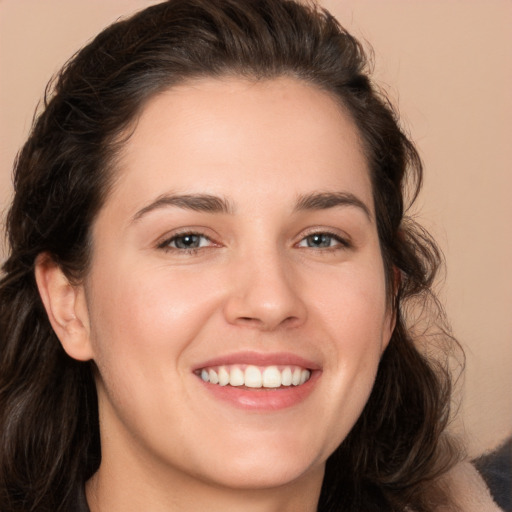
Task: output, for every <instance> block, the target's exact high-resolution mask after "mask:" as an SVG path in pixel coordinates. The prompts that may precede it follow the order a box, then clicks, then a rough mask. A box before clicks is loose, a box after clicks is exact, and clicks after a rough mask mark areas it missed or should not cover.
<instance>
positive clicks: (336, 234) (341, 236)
mask: <svg viewBox="0 0 512 512" xmlns="http://www.w3.org/2000/svg"><path fill="white" fill-rule="evenodd" d="M187 235H196V236H200V237H204V238H206V239H207V240H208V241H209V242H211V243H212V244H219V242H217V241H216V240H215V236H211V235H209V234H206V233H205V230H203V229H202V228H197V229H195V228H183V229H179V230H178V231H176V232H174V233H172V234H166V235H164V236H162V237H160V238H159V239H158V240H157V241H156V244H155V245H156V246H157V248H162V247H165V246H168V244H169V243H170V242H171V241H172V240H174V239H176V238H179V237H183V236H187ZM313 235H328V236H331V237H333V238H335V239H336V240H338V241H339V242H340V243H341V244H343V245H346V246H352V245H353V242H352V238H351V237H350V236H349V235H348V234H347V233H345V232H340V230H338V229H329V228H326V227H321V226H315V227H311V228H308V229H306V230H303V231H302V232H301V233H300V234H299V235H298V236H297V237H296V241H295V242H294V244H293V245H297V244H298V243H300V242H301V241H302V240H304V239H305V238H307V237H308V236H313Z"/></svg>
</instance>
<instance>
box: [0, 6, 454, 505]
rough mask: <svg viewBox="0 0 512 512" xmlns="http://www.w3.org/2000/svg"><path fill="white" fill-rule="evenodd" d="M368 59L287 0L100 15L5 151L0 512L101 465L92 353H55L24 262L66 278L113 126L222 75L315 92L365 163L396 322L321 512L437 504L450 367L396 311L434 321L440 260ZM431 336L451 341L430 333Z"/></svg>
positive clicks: (444, 462) (103, 189)
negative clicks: (422, 345)
mask: <svg viewBox="0 0 512 512" xmlns="http://www.w3.org/2000/svg"><path fill="white" fill-rule="evenodd" d="M368 68H369V65H368V62H367V59H366V57H365V53H364V51H363V48H362V46H361V45H360V44H359V42H358V41H356V40H355V39H354V38H353V37H352V36H351V35H350V34H348V33H347V32H346V31H345V30H344V29H343V28H342V27H340V25H339V24H338V22H337V21H336V20H335V19H334V18H333V17H332V16H331V15H330V14H329V13H328V12H326V11H324V10H321V9H319V8H316V7H313V6H305V5H301V4H299V3H296V2H293V1H286V0H258V1H251V0H170V1H168V2H164V3H161V4H158V5H154V6H152V7H149V8H147V9H145V10H143V11H141V12H140V13H138V14H136V15H135V16H133V17H131V18H129V19H126V20H124V21H120V22H118V23H115V24H114V25H112V26H110V27H109V28H107V29H106V30H104V31H103V32H102V33H101V34H99V35H98V36H97V37H96V38H95V39H94V40H93V41H92V42H91V43H90V44H88V45H87V46H86V47H85V48H83V49H82V50H81V51H80V52H79V53H78V54H77V55H76V56H75V57H74V58H73V59H72V60H71V61H70V62H69V63H68V64H67V65H66V66H65V68H64V69H63V70H62V71H61V73H60V74H59V76H58V77H57V78H56V80H55V81H54V82H53V83H52V85H51V86H50V87H49V89H48V91H47V95H46V100H45V108H44V111H43V112H42V113H41V114H40V115H39V117H38V118H37V120H36V122H35V123H34V126H33V129H32V132H31V134H30V137H29V139H28V141H27V142H26V144H25V146H24V147H23V149H22V150H21V152H20V153H19V155H18V158H17V161H16V165H15V173H14V187H15V196H14V201H13V204H12V207H11V209H10V211H9V213H8V217H7V233H8V241H9V247H10V253H9V256H8V259H7V260H6V262H5V263H4V265H3V275H2V278H1V281H0V503H1V507H2V510H3V511H4V512H14V511H17V512H20V511H36V510H37V511H51V512H59V511H64V510H68V509H69V507H70V506H71V505H70V504H71V503H72V500H73V499H74V498H73V496H74V495H75V494H76V493H79V492H81V491H80V490H81V489H83V486H84V483H85V481H86V480H87V479H88V478H90V477H91V475H92V474H93V473H94V472H95V471H96V470H97V468H98V466H99V463H100V459H101V449H100V440H99V429H98V411H97V401H96V390H95V386H94V380H93V364H94V363H92V362H87V363H83V362H78V361H75V360H73V359H71V358H70V357H68V356H67V355H66V354H65V352H64V351H63V349H62V347H61V345H60V343H59V340H58V339H57V337H56V335H55V333H54V332H53V331H52V328H51V326H50V324H49V321H48V318H47V316H46V313H45V310H44V307H43V305H42V303H41V300H40V297H39V294H38V291H37V287H36V284H35V279H34V263H35V260H36V258H37V256H38V255H39V254H41V253H49V254H51V256H52V258H53V259H54V260H55V262H57V263H58V264H59V265H60V266H61V268H62V269H63V270H64V272H65V273H66V275H68V276H69V278H70V279H73V280H76V281H79V280H80V279H81V278H82V277H83V276H84V275H85V273H86V272H87V267H88V259H89V254H90V245H91V240H90V228H91V225H92V222H93V220H94V219H95V216H96V215H97V213H98V211H99V209H100V208H101V206H102V204H103V202H104V201H105V198H106V197H107V196H108V193H109V189H110V187H111V186H112V182H113V180H115V158H116V154H117V151H118V150H119V148H120V147H121V146H122V144H123V142H124V141H125V139H126V136H124V137H123V136H122V135H123V134H126V131H127V128H128V127H129V126H130V123H132V122H133V121H134V120H135V119H136V117H137V115H138V113H139V112H140V110H141V109H142V108H143V106H144V104H145V101H146V100H147V99H148V98H149V97H151V96H153V95H154V94H156V93H157V92H158V91H161V90H163V89H167V88H169V87H172V86H173V85H175V84H179V83H183V82H185V81H187V80H191V79H194V78H199V77H223V76H229V75H231V76H238V77H246V78H247V79H250V80H264V79H272V78H275V77H280V76H290V77H294V78H296V79H297V80H302V81H304V82H306V83H309V84H312V85H313V86H316V87H320V88H322V89H323V90H325V91H328V92H329V93H330V94H331V95H333V97H334V98H336V99H337V101H339V102H340V103H341V104H342V105H343V107H344V108H345V110H346V111H347V112H348V113H349V115H351V116H352V118H353V120H354V122H355V123H356V125H357V127H358V130H359V133H360V136H361V140H362V142H363V146H364V150H365V154H366V157H367V159H368V162H369V168H370V173H371V180H372V188H373V195H374V201H375V210H376V215H377V224H378V234H379V238H380V244H381V249H382V255H383V260H384V264H385V269H386V277H387V284H388V292H389V301H390V307H393V308H394V311H395V314H396V327H395V329H394V332H393V335H392V339H391V342H390V344H389V346H388V348H387V350H386V351H385V353H384V355H383V357H382V360H381V363H380V366H379V370H378V375H377V379H376V382H375V386H374V389H373V392H372V394H371V396H370V399H369V401H368V403H367V405H366V408H365V409H364V412H363V413H362V415H361V417H360V418H359V420H358V422H357V424H356V425H355V426H354V428H353V429H352V431H351V432H350V434H349V436H348V437H347V439H346V440H345V441H344V442H343V443H342V445H341V446H340V447H339V448H338V449H337V450H336V451H335V452H334V453H333V454H332V456H331V457H330V458H329V460H328V461H327V468H326V476H325V480H324V485H323V488H322V493H321V496H320V503H319V510H321V511H338V510H346V511H358V512H360V511H362V510H364V511H365V512H371V511H379V512H382V511H387V510H389V511H399V510H401V511H403V510H405V509H406V507H411V508H414V510H416V511H417V512H421V511H427V510H433V508H434V505H435V503H438V502H441V501H442V500H443V499H445V497H444V496H443V495H442V493H441V491H440V489H438V488H437V487H436V485H435V481H436V479H437V478H438V477H439V476H440V475H441V474H442V473H443V472H444V471H446V470H447V469H448V468H450V467H451V465H453V463H454V461H455V459H456V456H457V450H456V448H455V445H454V444H453V443H452V442H451V441H450V440H449V439H448V437H447V436H446V435H445V433H444V432H445V427H446V425H447V421H448V418H449V406H450V396H451V384H450V376H449V372H448V370H447V368H446V367H445V366H444V365H443V364H440V363H438V362H434V360H433V359H428V358H427V357H426V356H425V355H423V354H422V353H421V352H420V351H419V350H418V347H417V344H418V342H419V340H418V339H416V338H415V336H413V335H412V331H411V326H406V322H405V316H406V308H407V305H408V304H410V303H411V300H413V301H416V304H420V305H421V306H422V307H423V305H424V304H426V303H430V304H433V307H434V312H438V316H437V319H439V318H441V319H442V312H441V313H439V312H440V311H441V310H440V309H439V305H438V304H437V302H436V301H435V298H434V296H433V294H432V293H431V286H432V283H433V280H434V277H435V274H436V270H437V268H438V266H439V264H440V253H439V251H438V250H437V248H436V246H435V244H434V242H433V241H432V240H431V238H430V237H429V236H428V234H427V233H426V232H425V231H423V230H421V229H420V228H419V227H418V226H416V225H415V224H414V222H412V221H411V220H410V219H409V220H408V219H407V218H406V217H405V216H404V210H405V206H404V197H406V193H407V191H409V194H410V196H411V197H412V199H414V198H415V196H416V194H417V192H418V190H419V187H420V185H421V177H422V168H421V162H420V159H419V157H418V154H417V152H416V150H415V148H414V146H413V145H412V143H411V142H410V141H409V139H408V138H407V137H406V135H405V134H404V133H403V131H402V130H401V129H400V127H399V125H398V122H397V117H396V115H395V113H394V111H393V109H392V107H391V106H390V104H389V102H388V101H387V100H386V99H385V97H384V96H383V95H382V94H381V93H379V92H378V90H377V89H376V88H375V86H374V85H372V83H371V81H370V78H369V69H368ZM425 309H426V310H427V311H429V309H428V308H425ZM439 315H441V316H439ZM439 339H441V340H445V341H446V344H447V345H449V344H450V337H449V336H448V335H446V336H445V335H444V334H443V332H442V331H441V334H440V337H439ZM433 489H434V490H433Z"/></svg>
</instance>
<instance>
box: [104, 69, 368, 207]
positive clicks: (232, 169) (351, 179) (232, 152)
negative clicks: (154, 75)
mask: <svg viewBox="0 0 512 512" xmlns="http://www.w3.org/2000/svg"><path fill="white" fill-rule="evenodd" d="M132 130H133V131H132V133H131V136H130V137H129V138H128V140H127V142H126V143H125V145H124V147H123V149H122V151H121V153H120V155H119V158H118V160H117V165H116V168H117V173H118V174H119V175H118V180H117V184H116V186H115V190H114V191H113V195H114V196H115V195H116V194H122V193H130V194H134V193H136V194H137V195H138V196H139V197H140V198H141V200H142V196H146V197H147V198H148V199H149V198H150V196H155V195H158V194H159V193H164V192H170V191H172V192H177V193H188V192H196V190H195V189H196V188H197V187H200V188H201V190H200V192H207V193H212V194H224V193H225V192H227V193H228V194H229V193H230V192H234V193H235V194H236V192H242V191H243V189H244V185H245V186H246V187H245V190H246V191H247V190H249V191H250V192H251V193H252V194H256V193H258V192H261V193H262V194H264V193H265V192H266V191H267V192H268V191H269V189H270V188H275V187H279V188H282V189H283V190H290V189H296V193H297V194H301V193H307V192H309V191H310V190H311V189H321V190H319V191H324V190H323V189H326V190H331V189H343V190H345V189H350V190H349V191H350V192H353V193H356V194H357V195H358V196H361V199H363V200H365V201H366V202H367V203H368V204H369V206H371V202H372V201H371V185H370V180H369V173H368V168H367V162H366V158H365V156H364V153H363V150H362V144H361V140H360V136H359V133H358V131H357V129H356V127H355V124H354V123H353V121H352V120H351V118H350V116H349V115H348V114H347V113H346V112H345V110H344V108H343V107H342V106H341V104H340V103H339V102H338V101H336V100H335V99H334V98H333V96H332V95H330V94H329V93H327V92H325V91H323V90H321V89H319V88H318V87H316V86H313V85H310V84H308V83H305V82H303V81H299V80H297V79H293V78H278V79H272V80H264V81H249V80H244V79H235V78H224V79H202V80H196V81H194V82H189V83H186V84H183V85H180V86H175V87H173V88H171V89H169V90H166V91H164V92H162V93H160V94H158V95H156V96H154V97H153V98H151V99H150V100H149V101H148V102H147V104H146V105H145V106H144V108H143V110H142V111H141V113H140V116H139V117H138V119H137V123H136V125H135V126H134V128H133V127H132ZM236 184H238V185H237V186H235V185H236ZM166 187H167V188H168V189H169V190H164V189H165V188H166ZM226 187H227V188H228V189H229V190H226ZM235 199H236V198H235Z"/></svg>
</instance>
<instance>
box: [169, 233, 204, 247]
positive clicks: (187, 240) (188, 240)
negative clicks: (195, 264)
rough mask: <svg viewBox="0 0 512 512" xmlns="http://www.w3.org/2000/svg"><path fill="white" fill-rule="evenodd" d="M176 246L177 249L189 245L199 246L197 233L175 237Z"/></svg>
mask: <svg viewBox="0 0 512 512" xmlns="http://www.w3.org/2000/svg"><path fill="white" fill-rule="evenodd" d="M175 243H176V247H178V249H190V248H191V247H199V236H198V235H184V236H180V237H179V238H177V239H176V242H175Z"/></svg>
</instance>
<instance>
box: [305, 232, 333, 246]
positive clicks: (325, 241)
mask: <svg viewBox="0 0 512 512" xmlns="http://www.w3.org/2000/svg"><path fill="white" fill-rule="evenodd" d="M308 245H309V247H329V245H330V237H329V236H328V235H311V236H310V237H309V239H308Z"/></svg>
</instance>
